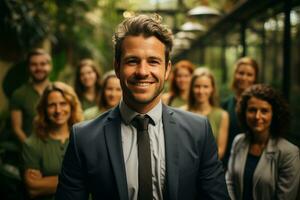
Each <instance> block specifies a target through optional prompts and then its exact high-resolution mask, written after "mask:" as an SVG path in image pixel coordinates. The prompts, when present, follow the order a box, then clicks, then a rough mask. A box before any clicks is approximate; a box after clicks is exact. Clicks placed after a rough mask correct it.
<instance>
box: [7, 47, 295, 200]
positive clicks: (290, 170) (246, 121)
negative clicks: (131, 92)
mask: <svg viewBox="0 0 300 200" xmlns="http://www.w3.org/2000/svg"><path fill="white" fill-rule="evenodd" d="M27 61H28V69H29V72H30V75H31V79H30V81H29V82H28V83H26V84H24V85H22V86H21V87H20V88H18V89H17V90H16V91H15V92H14V93H13V95H12V98H11V102H10V109H11V121H12V127H13V131H14V133H15V134H16V136H17V138H18V139H19V141H20V143H21V144H22V146H23V149H22V158H23V166H24V168H23V174H24V182H25V185H26V188H27V191H28V194H29V196H30V198H38V199H52V198H53V195H54V193H55V191H56V186H57V183H58V174H59V172H60V168H61V165H62V160H63V157H64V153H65V150H66V147H67V145H68V141H69V135H70V127H71V126H72V125H73V124H75V123H77V122H80V121H82V120H84V119H88V120H89V119H93V118H96V117H97V116H99V115H101V114H102V113H103V112H105V111H107V110H109V109H111V108H113V107H115V106H117V105H118V104H119V102H120V100H121V98H122V90H121V86H120V81H119V79H118V77H117V76H116V74H115V72H114V71H109V72H107V73H106V74H104V75H103V76H101V75H100V73H99V71H98V68H97V66H96V65H95V63H94V61H93V60H91V59H84V60H82V61H81V62H80V63H79V65H78V67H77V69H76V70H77V71H76V77H75V84H74V89H73V87H71V86H69V85H67V84H65V83H62V82H50V81H49V78H48V76H49V74H50V72H51V56H50V55H49V54H48V53H46V52H45V51H44V50H41V49H36V50H34V51H32V52H31V53H30V54H29V55H28V59H27ZM258 70H259V67H258V65H257V63H256V61H255V60H253V59H251V58H249V57H244V58H241V59H239V60H238V61H237V62H236V66H235V71H234V74H233V84H232V89H233V91H234V95H232V96H230V97H229V98H227V99H225V100H223V101H221V103H220V101H219V96H218V89H217V88H216V79H215V77H214V75H213V73H212V72H211V71H210V70H209V69H207V68H197V69H196V68H195V66H194V65H193V64H192V63H191V62H189V61H187V60H182V61H180V62H178V63H176V64H175V66H174V68H173V73H172V76H171V79H170V84H169V91H167V92H166V93H165V94H164V95H163V97H162V100H163V102H164V103H165V104H167V105H169V106H172V107H178V108H179V109H182V110H186V111H189V112H192V113H195V114H196V115H204V116H206V117H207V118H208V120H209V122H210V125H211V129H212V131H213V135H214V137H215V140H216V144H217V146H218V156H219V159H220V160H222V161H223V165H224V170H226V183H227V187H228V191H229V194H230V197H231V198H232V199H291V200H292V199H296V196H297V192H298V189H299V179H300V159H299V149H298V147H297V146H295V145H293V144H292V143H290V142H289V141H287V140H286V139H284V135H285V134H286V133H287V128H288V127H287V125H288V124H289V110H288V107H287V104H286V102H285V101H284V99H283V98H282V97H281V96H280V95H279V94H278V93H277V92H276V91H275V90H274V89H273V88H271V87H269V86H266V85H263V84H257V82H258Z"/></svg>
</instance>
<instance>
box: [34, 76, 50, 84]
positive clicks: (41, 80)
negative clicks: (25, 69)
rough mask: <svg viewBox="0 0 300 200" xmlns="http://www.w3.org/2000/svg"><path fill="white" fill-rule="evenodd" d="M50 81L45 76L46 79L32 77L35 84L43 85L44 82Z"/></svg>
mask: <svg viewBox="0 0 300 200" xmlns="http://www.w3.org/2000/svg"><path fill="white" fill-rule="evenodd" d="M47 79H48V76H45V77H43V78H35V77H32V81H33V82H34V83H42V82H44V81H45V80H47Z"/></svg>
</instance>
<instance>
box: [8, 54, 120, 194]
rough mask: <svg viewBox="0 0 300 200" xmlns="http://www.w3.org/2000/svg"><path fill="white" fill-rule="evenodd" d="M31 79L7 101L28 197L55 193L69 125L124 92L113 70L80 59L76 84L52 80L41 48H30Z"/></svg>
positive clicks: (48, 60)
mask: <svg viewBox="0 0 300 200" xmlns="http://www.w3.org/2000/svg"><path fill="white" fill-rule="evenodd" d="M27 64H28V69H29V74H30V80H29V82H27V83H25V84H24V85H22V86H21V87H19V88H18V89H16V91H15V92H14V93H13V95H12V98H11V101H10V110H11V122H12V128H13V131H14V133H15V135H16V136H17V138H18V141H19V142H20V144H21V145H22V160H23V168H22V173H23V174H24V182H25V185H26V188H27V191H28V195H29V197H30V198H37V197H41V198H38V199H53V194H54V193H55V191H56V187H57V183H58V174H59V171H60V168H61V165H62V160H63V156H64V153H65V150H66V147H67V146H68V142H69V135H70V127H71V126H72V125H73V124H75V123H77V122H80V121H83V120H84V119H92V118H94V117H96V116H97V115H99V114H100V113H102V112H105V111H106V110H108V109H110V108H112V107H114V106H116V105H117V104H118V103H119V101H120V99H121V96H122V90H121V87H120V82H119V79H118V78H117V77H116V75H115V73H114V72H113V71H109V72H107V73H106V74H104V75H103V79H102V80H101V77H100V73H99V71H98V68H97V66H96V65H95V63H94V61H93V60H91V59H83V60H82V61H80V63H79V65H78V67H77V71H76V79H75V84H74V88H75V89H74V88H73V87H71V86H69V85H67V84H66V83H63V82H50V81H49V74H50V72H51V69H52V65H51V56H50V55H49V54H48V53H47V52H46V51H44V50H43V49H34V50H33V51H31V52H30V53H29V54H28V58H27Z"/></svg>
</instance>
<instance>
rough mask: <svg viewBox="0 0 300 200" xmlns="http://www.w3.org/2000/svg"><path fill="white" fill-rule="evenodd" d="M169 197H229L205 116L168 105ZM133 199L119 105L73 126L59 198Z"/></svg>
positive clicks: (182, 199)
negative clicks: (127, 180) (125, 156)
mask: <svg viewBox="0 0 300 200" xmlns="http://www.w3.org/2000/svg"><path fill="white" fill-rule="evenodd" d="M163 126H164V134H165V148H166V149H165V152H166V185H165V188H166V189H165V194H164V195H165V198H164V199H170V200H171V199H172V200H192V199H205V200H209V199H220V200H224V199H229V196H228V193H227V188H226V184H225V177H224V172H223V168H222V164H221V162H220V161H219V160H218V158H217V146H216V143H215V141H214V137H213V135H212V133H211V128H210V125H209V122H208V120H207V119H206V118H204V117H199V116H198V115H195V114H192V113H189V112H185V111H181V110H177V109H173V108H170V107H167V106H163ZM89 193H91V194H92V196H93V199H121V200H128V192H127V182H126V172H125V164H124V159H123V153H122V142H121V115H120V111H119V108H118V107H116V108H114V109H113V110H111V111H109V112H106V113H104V114H102V115H101V116H100V117H98V118H96V119H94V120H92V121H88V122H84V123H80V124H77V125H75V126H73V129H72V133H71V137H70V143H69V146H68V149H67V151H66V154H65V158H64V161H63V166H62V171H61V174H60V176H59V184H58V188H57V193H56V199H57V200H68V199H69V200H77V199H78V200H79V199H80V200H82V199H87V198H88V194H89Z"/></svg>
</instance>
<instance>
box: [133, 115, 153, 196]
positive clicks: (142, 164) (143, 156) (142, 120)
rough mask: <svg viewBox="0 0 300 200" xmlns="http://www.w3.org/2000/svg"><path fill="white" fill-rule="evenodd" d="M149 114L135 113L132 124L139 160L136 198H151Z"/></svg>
mask: <svg viewBox="0 0 300 200" xmlns="http://www.w3.org/2000/svg"><path fill="white" fill-rule="evenodd" d="M149 120H150V118H149V116H147V115H145V116H141V115H137V116H136V117H135V118H134V119H133V121H132V124H133V126H134V127H135V128H136V129H137V143H138V160H139V172H138V177H139V191H138V200H152V170H151V150H150V138H149V134H148V124H149Z"/></svg>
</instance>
